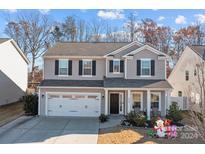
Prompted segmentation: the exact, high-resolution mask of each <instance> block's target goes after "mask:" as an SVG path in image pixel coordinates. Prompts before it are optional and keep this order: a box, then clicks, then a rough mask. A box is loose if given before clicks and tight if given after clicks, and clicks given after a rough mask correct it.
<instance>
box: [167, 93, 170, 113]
mask: <svg viewBox="0 0 205 154" xmlns="http://www.w3.org/2000/svg"><path fill="white" fill-rule="evenodd" d="M170 95H171V92H170V90H167V109H169V106H170V104H171V102H170Z"/></svg>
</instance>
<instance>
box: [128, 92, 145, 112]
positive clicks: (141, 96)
mask: <svg viewBox="0 0 205 154" xmlns="http://www.w3.org/2000/svg"><path fill="white" fill-rule="evenodd" d="M133 94H140V111H143V101H144V100H143V92H141V91H134V92H132V93H131V95H132V97H131V100H132V106H133V105H134V101H133Z"/></svg>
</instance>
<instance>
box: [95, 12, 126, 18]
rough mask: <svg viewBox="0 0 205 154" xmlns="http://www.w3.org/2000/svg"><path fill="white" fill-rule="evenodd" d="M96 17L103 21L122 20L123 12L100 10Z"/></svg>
mask: <svg viewBox="0 0 205 154" xmlns="http://www.w3.org/2000/svg"><path fill="white" fill-rule="evenodd" d="M97 15H98V16H99V17H101V18H103V19H111V20H114V19H123V18H124V14H123V10H106V11H103V10H100V11H98V13H97Z"/></svg>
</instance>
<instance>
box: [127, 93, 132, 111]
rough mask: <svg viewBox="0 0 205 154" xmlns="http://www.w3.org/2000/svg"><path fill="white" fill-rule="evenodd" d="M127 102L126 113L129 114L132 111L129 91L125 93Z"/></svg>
mask: <svg viewBox="0 0 205 154" xmlns="http://www.w3.org/2000/svg"><path fill="white" fill-rule="evenodd" d="M127 102H128V103H127V113H130V112H131V110H132V102H131V90H128V91H127Z"/></svg>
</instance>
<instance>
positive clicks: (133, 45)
mask: <svg viewBox="0 0 205 154" xmlns="http://www.w3.org/2000/svg"><path fill="white" fill-rule="evenodd" d="M142 45H143V44H142V43H140V42H138V41H134V42H131V43H129V44H127V45H125V46H123V47H121V48H119V49H117V50H115V51H113V52H110V53H108V54H106V55H105V56H104V57H107V56H113V55H116V54H121V53H122V54H123V55H124V54H127V53H129V52H131V51H133V50H135V49H137V48H139V47H140V46H142Z"/></svg>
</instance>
